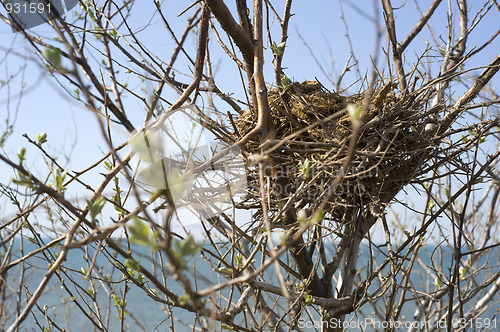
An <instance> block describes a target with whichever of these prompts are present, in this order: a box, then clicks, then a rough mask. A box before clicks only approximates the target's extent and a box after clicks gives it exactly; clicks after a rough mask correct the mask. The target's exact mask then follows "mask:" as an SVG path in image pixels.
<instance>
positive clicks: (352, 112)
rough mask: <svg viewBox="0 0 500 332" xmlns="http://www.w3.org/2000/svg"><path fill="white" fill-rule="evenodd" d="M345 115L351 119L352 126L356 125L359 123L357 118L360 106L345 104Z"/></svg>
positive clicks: (359, 113)
mask: <svg viewBox="0 0 500 332" xmlns="http://www.w3.org/2000/svg"><path fill="white" fill-rule="evenodd" d="M346 108H347V113H348V114H349V117H350V118H351V122H352V124H353V125H354V124H358V123H359V118H360V116H361V109H362V108H361V106H357V105H355V104H347V107H346Z"/></svg>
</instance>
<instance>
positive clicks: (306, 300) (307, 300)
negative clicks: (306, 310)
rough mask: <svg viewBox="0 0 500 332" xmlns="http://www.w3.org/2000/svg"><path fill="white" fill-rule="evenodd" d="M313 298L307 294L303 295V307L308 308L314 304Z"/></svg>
mask: <svg viewBox="0 0 500 332" xmlns="http://www.w3.org/2000/svg"><path fill="white" fill-rule="evenodd" d="M314 301H315V300H314V298H313V296H312V295H309V294H305V295H304V305H305V306H309V305H312V304H314Z"/></svg>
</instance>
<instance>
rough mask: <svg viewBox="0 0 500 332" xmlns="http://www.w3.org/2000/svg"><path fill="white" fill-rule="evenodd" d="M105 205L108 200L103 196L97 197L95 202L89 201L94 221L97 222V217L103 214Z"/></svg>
mask: <svg viewBox="0 0 500 332" xmlns="http://www.w3.org/2000/svg"><path fill="white" fill-rule="evenodd" d="M104 204H106V200H105V199H104V197H102V196H99V197H97V198H96V199H95V201H93V202H92V201H87V207H88V209H89V214H90V218H91V219H92V221H95V220H96V217H97V215H98V214H99V213H101V211H102V208H103V207H104Z"/></svg>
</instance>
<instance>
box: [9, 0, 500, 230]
mask: <svg viewBox="0 0 500 332" xmlns="http://www.w3.org/2000/svg"><path fill="white" fill-rule="evenodd" d="M161 3H162V8H164V9H166V10H165V13H166V15H167V17H168V19H169V22H170V24H171V27H172V29H173V30H174V32H175V33H176V34H177V35H178V36H179V35H180V34H181V33H182V31H183V29H184V27H185V22H186V20H187V18H188V17H189V16H190V15H191V13H192V11H188V12H187V13H186V14H183V15H182V16H180V17H177V15H178V14H179V13H181V12H182V11H183V9H185V8H186V7H188V6H189V5H190V4H191V3H192V1H173V0H172V1H162V2H161ZM279 3H280V5H279V6H280V7H276V10H277V11H278V13H279V14H280V15H282V12H283V8H282V7H281V6H282V4H281V1H279ZM405 3H406V5H405V6H403V7H401V9H396V10H395V17H396V26H397V32H398V40H402V38H403V37H404V36H406V34H407V33H408V32H409V31H411V29H413V27H414V26H415V24H416V23H417V22H418V20H419V19H420V14H419V10H418V9H416V3H415V2H414V1H392V5H393V7H395V8H398V7H400V6H402V5H403V4H405ZM429 3H430V1H418V4H419V5H420V6H422V8H421V10H422V11H425V10H426V9H427V8H426V7H427V6H428V4H429ZM469 3H470V4H471V5H472V9H471V12H472V13H475V12H476V11H477V10H478V8H479V5H480V4H479V3H480V1H469ZM375 4H376V5H375ZM153 8H154V5H153V3H152V1H141V2H140V4H136V5H135V8H134V10H133V12H132V15H131V16H130V18H129V19H128V22H129V25H130V26H131V28H132V30H134V31H136V32H137V35H138V37H139V38H140V40H141V41H142V42H143V43H144V44H145V45H146V46H147V47H148V49H150V50H151V51H152V53H154V54H156V55H161V54H165V55H166V58H165V59H162V60H163V61H165V62H166V61H168V60H169V57H170V54H171V53H172V51H173V49H174V48H175V46H176V45H175V42H174V41H173V40H172V38H170V37H169V36H168V34H167V33H166V32H165V29H164V27H163V23H162V22H161V18H160V17H159V15H154V14H153V13H154V11H153ZM73 10H78V11H81V9H80V8H75V9H73ZM0 12H1V13H2V14H5V10H4V9H3V8H2V9H0ZM292 13H294V14H295V15H294V16H293V17H292V18H291V21H290V26H289V39H288V42H287V45H286V51H285V57H284V60H283V67H284V68H285V69H284V71H285V73H286V74H287V75H288V76H289V77H290V78H291V79H292V80H293V81H299V82H300V81H303V80H314V79H315V78H317V79H318V80H319V81H321V82H322V83H323V84H324V85H325V86H326V87H327V88H329V89H333V88H334V83H335V82H336V81H337V79H338V75H339V74H340V73H341V72H342V70H343V68H344V66H345V64H346V61H347V60H348V59H349V57H350V54H351V51H350V50H351V45H352V50H353V51H354V54H355V59H356V60H357V61H358V64H359V65H358V66H357V67H354V68H353V69H352V70H351V71H349V72H347V74H346V75H345V77H344V79H343V83H342V85H341V87H342V89H344V88H347V87H348V86H350V85H351V84H353V83H355V82H356V80H357V79H358V77H359V75H361V76H364V75H365V74H367V73H370V72H371V70H372V56H373V54H374V53H375V52H374V50H375V48H376V47H377V46H382V47H383V48H384V49H385V50H387V41H386V38H385V34H383V38H382V42H381V44H380V45H377V44H376V24H375V20H374V18H376V17H378V18H379V19H380V18H381V8H380V4H379V2H373V1H326V0H325V1H295V2H294V3H293V6H292ZM446 13H447V3H446V1H444V2H443V3H442V4H441V5H440V7H439V8H438V9H437V12H436V14H435V15H434V16H433V19H432V20H431V25H432V27H433V29H435V32H436V34H435V35H434V36H433V35H432V34H431V33H429V30H428V29H424V31H423V32H422V33H421V34H420V35H419V36H418V37H417V38H416V39H415V41H414V42H413V43H412V45H411V47H410V48H409V49H408V51H407V53H406V61H407V62H408V63H412V62H413V61H414V59H415V58H416V57H417V56H419V55H420V54H421V53H422V51H423V50H425V48H426V47H428V46H433V45H434V41H435V39H438V40H441V41H442V40H446V38H447V29H446V27H447V24H448V22H447V19H448V18H447V16H446ZM72 15H74V14H73V13H69V14H68V17H69V18H71V17H72ZM470 19H472V17H470ZM499 19H500V13H499V11H496V12H495V11H492V12H491V13H490V14H488V15H487V16H486V17H485V19H484V20H483V21H482V22H481V23H480V25H479V26H478V27H477V29H476V30H475V31H474V32H473V33H472V34H471V35H470V36H469V41H468V48H469V49H468V50H470V48H472V47H473V46H479V45H482V44H483V43H484V42H486V41H487V40H488V39H489V38H490V37H491V35H492V33H494V32H495V31H496V28H492V27H495V26H498V22H499ZM452 22H453V23H454V24H457V17H453V18H452ZM270 23H271V25H272V32H273V40H276V42H277V43H279V38H280V35H279V26H278V24H277V22H276V21H275V20H272V19H270ZM379 23H380V24H383V20H379ZM381 28H382V31H384V27H381ZM30 31H32V32H36V33H39V34H40V35H42V36H43V38H52V37H54V32H52V31H51V29H50V27H49V26H48V25H42V26H39V27H36V28H33V29H31V30H30ZM219 32H220V29H219ZM347 34H348V35H349V37H350V42H349V39H348V38H346V35H347ZM193 36H194V35H193ZM210 38H211V39H210V44H211V47H210V52H211V53H210V54H211V58H212V64H213V68H214V72H215V79H216V83H217V84H218V85H219V86H220V88H221V89H222V90H223V91H228V92H232V93H234V95H235V96H236V97H238V98H241V99H243V98H244V96H243V94H242V89H241V83H240V79H239V76H238V74H237V71H236V66H235V64H234V63H233V62H231V61H230V60H228V58H227V56H226V55H225V54H222V52H221V51H220V48H219V47H218V45H216V40H215V38H214V36H213V33H211V34H210ZM304 40H305V41H307V45H306V44H305V43H304ZM351 43H352V44H351ZM187 45H188V46H187V50H188V52H189V51H191V52H192V53H191V55H192V56H193V57H194V51H193V50H194V48H195V46H196V40H195V38H190V39H188V42H187ZM268 46H269V45H266V47H267V49H266V50H265V55H266V64H265V77H266V78H267V80H268V83H269V84H270V85H273V84H274V82H273V80H274V74H273V68H272V65H271V56H272V53H271V50H270V49H269V47H268ZM499 49H500V43H499V41H498V40H495V41H494V42H493V43H492V44H491V45H490V46H488V47H486V48H485V49H484V50H483V51H482V52H481V53H479V54H478V55H477V56H475V57H474V58H473V60H471V61H469V62H467V64H466V66H467V68H472V67H474V66H480V65H485V64H487V63H489V62H491V60H492V59H493V58H494V57H495V56H496V55H497V53H498V50H499ZM435 52H436V48H434V49H433V50H431V51H429V55H430V57H429V58H427V59H426V61H430V62H429V66H430V67H431V68H432V71H433V72H434V73H436V72H437V70H438V67H437V66H436V65H435V64H433V63H432V60H433V59H432V55H433V54H435ZM353 62H354V60H351V62H350V63H351V64H352V63H353ZM39 63H40V59H39V58H38V57H37V55H35V54H34V53H33V52H32V50H31V49H30V46H29V45H28V44H27V43H26V42H25V41H24V39H23V36H22V35H21V34H19V33H13V32H12V30H11V28H10V27H9V26H7V24H5V23H0V79H2V80H5V81H8V82H9V84H5V85H4V86H2V87H1V88H0V129H1V130H2V131H3V130H4V129H5V128H6V125H7V123H6V122H3V120H5V119H8V124H10V125H13V126H14V127H13V130H14V133H13V134H12V135H11V136H10V137H9V138H8V140H7V141H6V143H5V145H4V146H3V147H2V150H3V151H2V153H3V154H5V155H8V156H10V157H11V158H13V159H14V158H15V155H16V154H17V151H18V150H19V148H20V147H21V146H24V147H26V148H27V155H28V159H27V166H28V167H30V166H33V167H34V168H35V169H38V170H39V171H40V174H46V173H47V167H46V165H45V164H44V162H43V157H42V156H41V154H40V152H38V151H37V149H35V148H33V147H30V146H29V143H28V142H27V141H26V139H24V138H23V137H22V135H23V134H27V135H28V136H29V137H30V138H32V139H36V137H37V135H38V134H41V133H43V132H45V133H47V136H48V142H47V143H46V144H45V148H46V149H47V150H48V151H50V152H51V153H54V154H55V155H58V156H59V158H60V159H59V161H62V164H63V165H65V167H67V169H70V170H74V171H77V170H81V169H83V168H85V167H87V166H88V165H89V164H90V163H91V162H93V161H96V160H98V159H99V158H100V157H101V156H102V155H103V153H105V152H107V151H108V148H107V145H106V143H105V142H104V140H103V139H102V137H101V134H100V133H99V131H98V130H97V127H98V126H97V123H98V122H97V119H96V116H95V115H94V114H93V113H91V112H89V111H87V110H85V109H84V108H83V107H82V106H81V104H80V103H79V102H77V101H75V100H74V99H71V98H68V94H67V92H66V91H65V90H64V88H65V87H67V85H66V83H65V82H64V81H61V82H62V86H61V85H60V84H59V83H58V82H57V81H56V80H55V79H54V77H50V76H49V75H47V72H46V71H45V70H44V69H43V68H41V67H40V65H39ZM177 66H178V67H177V68H179V69H180V71H179V72H177V73H176V79H177V80H179V81H182V82H186V83H189V82H190V81H191V78H190V76H189V74H190V71H189V69H190V66H189V63H188V62H187V61H186V59H185V58H183V57H181V58H180V59H179V62H178V65H177ZM377 67H378V68H379V70H380V71H381V72H382V70H384V68H385V70H384V71H383V74H384V76H386V77H387V76H388V71H387V59H386V58H385V57H384V53H383V52H382V50H381V49H379V58H378V61H377ZM129 80H130V81H129V84H130V85H129V87H131V88H132V89H134V91H141V89H142V88H146V90H148V93H150V90H152V89H153V88H154V85H152V84H145V85H142V84H141V83H140V82H138V81H137V80H136V79H134V78H130V79H129ZM494 82H495V83H494V86H498V85H499V84H498V83H499V82H500V80H499V79H498V77H497V78H495V81H494ZM453 84H457V86H455V89H456V91H457V94H458V93H460V92H461V91H463V90H464V87H463V86H460V83H453ZM22 86H25V88H24V89H23V90H22V95H20V94H19V91H21V87H22ZM358 89H359V86H356V85H355V86H353V87H352V88H351V89H350V90H349V91H348V92H345V93H346V94H348V93H356V92H358ZM70 90H72V89H70ZM164 97H165V98H167V99H169V100H171V101H173V100H175V98H176V97H177V96H175V95H173V94H170V95H169V94H168V93H166V95H165V96H164ZM455 97H456V96H455ZM125 104H126V109H127V110H128V116H129V117H130V118H131V120H132V122H133V123H134V124H135V125H137V126H138V127H140V126H141V125H142V123H143V121H144V115H145V113H144V105H143V104H141V103H140V102H138V101H137V100H136V99H133V98H131V97H127V98H125ZM218 106H220V107H223V105H221V104H219V105H218ZM115 133H116V136H115V139H116V140H120V138H121V139H122V141H125V140H126V138H127V133H126V131H125V130H124V129H122V128H118V127H116V129H115ZM120 143H121V142H120ZM122 155H123V154H122ZM102 171H103V172H104V169H103V170H102ZM35 174H36V172H35ZM12 176H13V173H12V170H11V169H10V168H9V167H7V166H6V165H5V164H3V163H2V164H0V180H1V181H2V183H5V182H6V181H7V180H8V179H9V178H11V177H12ZM83 179H84V180H87V181H90V182H91V183H93V184H96V183H98V181H100V178H97V177H93V176H90V175H89V176H88V177H87V176H84V177H83ZM72 194H74V195H75V197H76V196H77V195H80V193H76V192H74V193H72ZM417 204H418V199H417ZM2 205H3V206H2V207H0V215H1V216H5V215H7V216H8V215H12V214H11V213H12V211H9V208H8V207H6V205H5V204H2ZM2 210H3V211H2ZM379 235H380V234H379ZM381 240H382V238H381Z"/></svg>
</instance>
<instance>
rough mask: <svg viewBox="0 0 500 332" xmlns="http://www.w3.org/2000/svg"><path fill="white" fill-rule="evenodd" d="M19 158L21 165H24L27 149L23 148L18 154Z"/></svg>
mask: <svg viewBox="0 0 500 332" xmlns="http://www.w3.org/2000/svg"><path fill="white" fill-rule="evenodd" d="M17 158H18V159H19V165H22V164H23V161H24V160H25V159H26V149H25V148H24V147H21V148H20V149H19V152H18V153H17Z"/></svg>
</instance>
